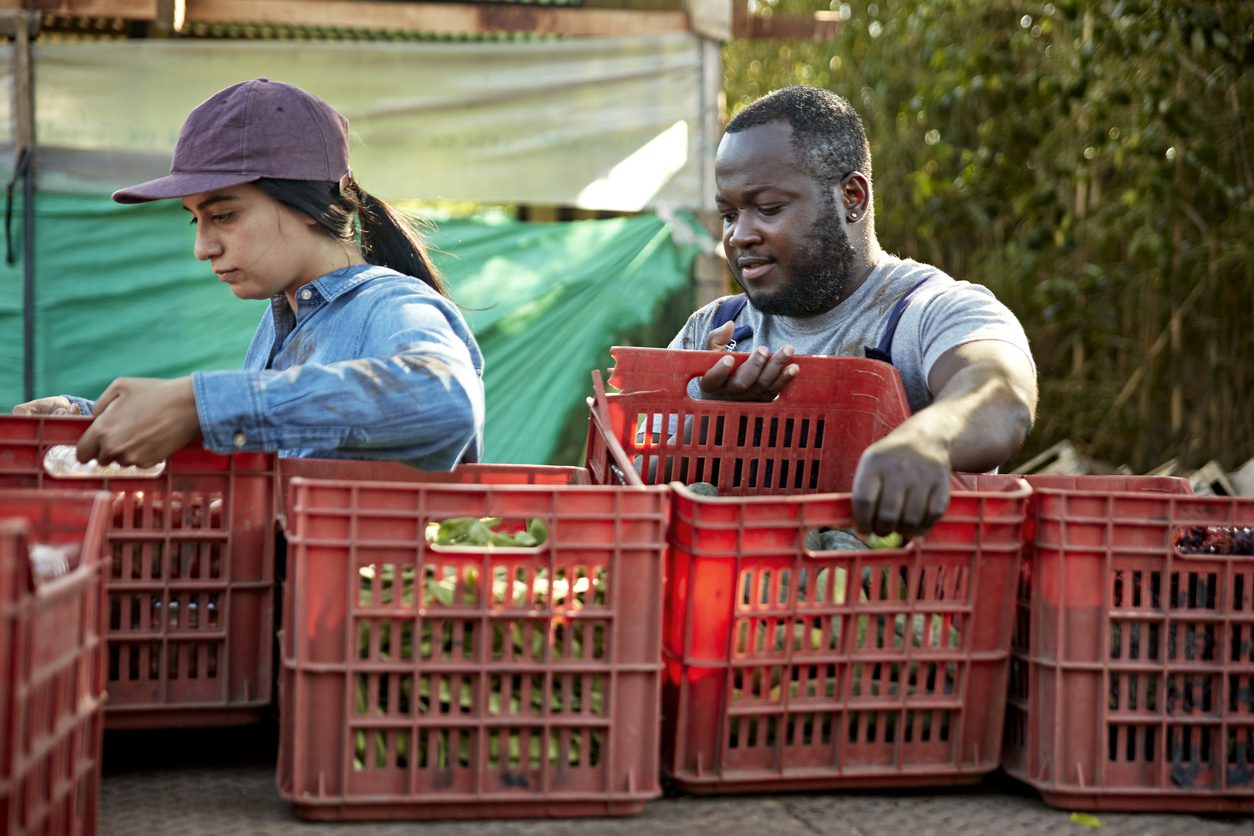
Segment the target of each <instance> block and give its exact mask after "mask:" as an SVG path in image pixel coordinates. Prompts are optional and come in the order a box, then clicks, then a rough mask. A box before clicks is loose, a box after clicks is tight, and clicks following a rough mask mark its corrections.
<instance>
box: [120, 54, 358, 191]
mask: <svg viewBox="0 0 1254 836" xmlns="http://www.w3.org/2000/svg"><path fill="white" fill-rule="evenodd" d="M347 173H348V120H347V119H345V118H344V117H343V116H341V115H340V114H339V113H337V112H336V111H335V110H334V108H332V107H331V106H330V105H329V104H327V103H326V102H324V101H323V100H322V99H319V98H318V97H317V96H314V95H312V94H311V93H306V92H305V91H304V90H301V89H300V88H299V87H293V86H292V85H290V84H284V83H283V82H281V81H271V80H270V79H268V78H257V79H253V80H252V81H244V82H240V83H239V84H235V85H232V86H230V87H228V88H226V89H225V90H222V91H221V92H218V93H215V94H213V95H212V96H210V97H209V98H208V99H205V100H204V101H203V102H201V103H200V104H198V105H196V108H195V109H194V110H193V111H192V112H191V114H189V115H188V117H187V121H186V122H184V123H183V127H182V129H181V130H180V131H179V139H178V142H177V143H176V144H175V146H174V160H173V161H172V162H171V163H170V173H169V174H168V175H166V176H165V177H158V178H157V179H156V180H149V181H148V182H146V183H140V184H139V185H138V186H131V187H130V188H129V189H121V190H119V191H116V192H114V193H113V199H114V200H116V201H117V202H118V203H144V202H146V201H149V200H162V199H165V198H171V197H186V196H188V195H193V194H200V193H201V192H209V191H213V190H215V189H224V188H226V187H228V186H238V185H239V184H241V183H251V182H253V181H254V180H260V179H261V178H263V177H272V178H276V179H281V180H321V181H325V182H330V183H334V182H338V181H339V179H340V178H341V177H343V176H344V175H345V174H347Z"/></svg>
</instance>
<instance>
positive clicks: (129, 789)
mask: <svg viewBox="0 0 1254 836" xmlns="http://www.w3.org/2000/svg"><path fill="white" fill-rule="evenodd" d="M276 749H277V745H276V739H275V736H274V734H273V732H272V731H271V730H270V728H269V727H267V726H253V727H249V728H239V729H213V730H206V731H195V732H182V731H169V732H110V733H108V734H107V735H106V737H105V760H104V772H105V777H104V782H103V788H102V798H101V807H102V811H101V828H100V832H101V834H102V835H103V836H147V834H160V836H165V835H166V834H178V836H230V835H231V834H246V835H247V836H269V835H270V834H276V836H277V834H302V836H303V834H340V836H349V835H350V834H351V835H352V836H357V835H358V834H380V836H391V834H401V833H422V834H424V836H427V835H429V836H471V834H474V835H475V836H483V834H505V835H506V836H540V835H541V834H545V836H547V835H548V834H554V835H555V836H565V835H566V834H570V836H588V834H647V836H671V835H672V834H674V836H680V834H684V836H687V834H713V833H717V834H720V836H737V834H753V836H758V834H764V835H765V836H777V835H778V836H814V834H885V836H888V835H889V834H891V836H900V834H909V835H910V836H929V835H930V834H937V836H946V835H947V834H989V836H1018V834H1024V836H1027V834H1033V835H1034V834H1044V833H1048V834H1054V833H1062V834H1066V833H1073V834H1076V836H1086V835H1087V834H1089V833H1093V834H1097V836H1123V835H1124V834H1128V836H1132V835H1133V834H1136V836H1180V834H1188V836H1211V834H1214V836H1238V834H1240V836H1251V834H1254V817H1245V818H1241V817H1231V816H1229V817H1202V816H1188V815H1161V814H1160V815H1129V814H1112V813H1102V814H1099V815H1098V819H1099V820H1100V822H1101V826H1100V828H1097V829H1095V830H1094V829H1090V828H1089V827H1087V826H1085V825H1083V824H1078V823H1074V822H1072V821H1071V818H1070V815H1069V813H1068V812H1066V811H1061V810H1055V809H1053V808H1051V807H1047V806H1046V805H1044V804H1042V803H1041V801H1040V799H1039V798H1038V797H1037V796H1036V795H1035V793H1034V792H1032V791H1031V790H1029V789H1027V788H1022V787H1020V785H1018V784H1015V783H1014V782H1012V781H1010V780H1008V779H1006V778H1004V777H1000V776H993V777H992V778H990V779H989V780H987V781H985V782H984V783H983V784H981V785H979V786H976V787H967V788H962V789H957V790H942V791H934V790H927V791H910V792H887V791H884V792H841V793H805V794H790V795H784V794H780V795H740V796H726V797H701V798H697V797H691V796H685V795H682V794H679V793H668V794H667V796H666V797H664V798H661V799H658V800H656V801H653V802H651V803H650V804H649V805H648V806H647V808H646V809H645V812H644V813H642V814H641V815H638V816H633V817H627V818H617V819H583V820H538V821H537V820H527V821H522V820H520V821H492V822H482V821H472V822H423V823H412V822H410V823H389V824H348V823H345V824H311V823H307V822H302V821H301V820H299V819H297V818H296V817H295V816H293V815H292V813H291V811H290V808H289V807H288V805H287V804H286V803H285V802H284V801H283V800H282V799H281V798H280V797H279V795H278V792H277V790H276V789H275V779H274V755H275V751H276Z"/></svg>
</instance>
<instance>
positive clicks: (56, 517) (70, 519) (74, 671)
mask: <svg viewBox="0 0 1254 836" xmlns="http://www.w3.org/2000/svg"><path fill="white" fill-rule="evenodd" d="M108 523H109V495H108V494H107V493H104V492H102V491H94V492H87V491H73V492H71V491H21V490H0V833H5V834H13V836H19V834H26V833H32V834H33V833H41V834H42V833H48V834H53V833H55V834H75V835H76V836H77V834H94V833H95V832H96V824H97V820H98V817H99V802H100V749H101V744H102V731H103V721H104V716H103V705H104V698H105V693H104V661H105V659H104V647H105V644H104V609H103V605H104V595H103V591H104V578H103V573H102V572H101V566H102V564H101V547H102V544H103V540H104V532H105V528H106V527H107V526H108ZM33 546H45V547H54V548H57V549H59V550H61V553H62V556H63V558H64V559H65V561H66V562H65V566H64V568H65V570H66V571H64V573H59V574H55V575H48V576H43V575H41V574H39V573H36V572H34V571H33V570H32V561H31V549H32V547H33Z"/></svg>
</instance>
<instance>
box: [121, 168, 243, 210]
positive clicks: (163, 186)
mask: <svg viewBox="0 0 1254 836" xmlns="http://www.w3.org/2000/svg"><path fill="white" fill-rule="evenodd" d="M257 179H259V178H258V177H257V176H255V175H248V174H240V173H235V174H207V173H196V174H167V175H166V176H165V177H158V178H157V179H156V180H149V181H148V182H146V183H140V184H139V185H138V186H131V187H130V188H126V189H119V190H118V191H116V192H114V193H113V199H114V200H115V201H117V202H118V203H147V202H148V201H150V200H167V199H169V198H174V197H187V196H188V195H192V194H202V193H203V192H212V191H217V190H218V189H225V188H228V187H230V186H238V185H240V184H242V183H252V182H253V181H255V180H257Z"/></svg>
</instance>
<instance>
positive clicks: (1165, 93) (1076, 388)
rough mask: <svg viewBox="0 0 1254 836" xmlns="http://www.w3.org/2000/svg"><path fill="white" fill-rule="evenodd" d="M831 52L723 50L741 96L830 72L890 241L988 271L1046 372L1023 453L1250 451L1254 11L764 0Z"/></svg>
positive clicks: (766, 9) (1145, 458)
mask: <svg viewBox="0 0 1254 836" xmlns="http://www.w3.org/2000/svg"><path fill="white" fill-rule="evenodd" d="M828 9H830V10H835V11H839V13H840V16H841V18H842V20H843V24H842V30H841V34H840V36H839V37H838V38H837V39H836V40H835V41H833V42H830V43H798V42H780V41H736V42H732V43H729V44H727V45H726V46H725V48H724V55H723V58H724V72H725V83H724V89H725V91H726V94H727V108H728V111H729V113H734V112H735V111H736V110H737V109H738V108H739V107H741V106H743V105H744V104H746V103H747V102H749V101H751V100H752V99H754V98H756V97H757V96H759V95H761V94H762V93H765V92H767V91H769V90H771V89H774V88H776V87H780V86H785V85H789V84H813V85H817V86H821V87H827V88H829V89H831V90H834V91H836V92H838V93H840V94H842V95H844V96H845V97H847V98H848V99H849V100H850V101H851V102H853V103H854V105H855V106H856V107H857V108H858V109H859V112H860V113H861V115H862V118H863V121H864V123H865V124H866V128H867V133H868V136H869V137H870V141H871V148H872V153H873V158H874V167H875V172H874V182H875V198H876V217H877V229H878V232H879V237H880V241H881V242H882V243H883V244H884V246H885V247H886V248H888V249H889V250H891V251H894V252H897V253H898V254H900V255H906V256H911V257H915V258H919V259H922V260H927V261H931V262H932V263H935V264H937V265H938V266H940V267H942V268H944V269H945V270H947V271H948V272H950V273H951V274H952V275H954V276H956V277H958V278H965V279H969V280H971V281H975V282H979V283H982V284H985V285H987V286H988V287H990V288H991V289H993V290H994V292H996V293H997V294H998V296H999V297H1000V298H1002V299H1003V300H1004V301H1006V302H1007V304H1009V305H1010V306H1011V307H1012V308H1013V309H1014V310H1015V312H1016V313H1017V314H1018V315H1019V316H1020V318H1021V319H1022V320H1023V322H1024V325H1025V326H1026V328H1027V330H1028V335H1029V337H1030V338H1031V339H1032V343H1033V349H1034V352H1035V355H1036V361H1037V364H1038V367H1039V370H1040V385H1041V404H1040V409H1039V410H1038V416H1037V426H1036V429H1035V430H1034V432H1033V434H1032V436H1031V437H1030V439H1029V441H1028V444H1027V446H1026V447H1025V448H1024V450H1023V452H1022V453H1021V454H1020V456H1019V457H1018V459H1017V461H1023V460H1025V459H1026V458H1027V457H1029V456H1031V455H1033V454H1035V453H1037V452H1039V451H1040V450H1042V449H1045V448H1047V447H1048V446H1050V445H1052V444H1054V443H1055V442H1057V441H1059V440H1061V439H1070V440H1071V441H1073V442H1074V443H1075V444H1076V445H1077V446H1078V447H1079V448H1080V449H1081V451H1082V452H1084V453H1086V454H1087V455H1089V456H1092V457H1095V458H1097V459H1101V460H1104V461H1107V462H1111V463H1115V464H1121V463H1122V464H1127V465H1128V466H1130V467H1132V468H1133V469H1134V470H1136V471H1138V472H1143V471H1145V470H1147V469H1149V468H1153V467H1155V466H1157V465H1158V464H1160V463H1162V462H1164V461H1166V460H1167V459H1169V458H1173V457H1174V458H1177V459H1178V460H1179V462H1180V464H1181V465H1185V466H1196V465H1198V464H1201V463H1203V462H1205V461H1207V460H1209V459H1216V460H1218V461H1219V462H1220V464H1221V465H1223V466H1225V467H1228V468H1229V469H1231V468H1235V467H1237V466H1239V465H1240V464H1242V463H1243V462H1245V461H1246V460H1247V459H1249V458H1250V457H1251V456H1252V455H1254V397H1251V395H1252V394H1254V362H1252V360H1254V331H1252V330H1251V328H1252V326H1254V258H1251V255H1252V249H1254V159H1252V157H1251V153H1250V146H1251V139H1252V138H1251V136H1250V126H1249V125H1250V123H1249V122H1248V121H1247V120H1246V118H1245V113H1246V112H1247V111H1249V110H1250V108H1251V105H1254V86H1252V85H1251V66H1252V65H1254V3H1243V2H1232V0H1193V2H1188V3H1182V2H1169V0H1118V1H1117V2H1116V1H1115V0H1055V2H1047V3H1039V2H1010V0H910V2H890V1H889V0H878V1H877V2H854V1H853V0H851V2H839V0H836V2H832V3H830V4H829V3H816V2H804V0H757V2H755V3H751V11H752V13H754V14H762V15H769V14H774V13H784V12H812V11H816V10H828Z"/></svg>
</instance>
